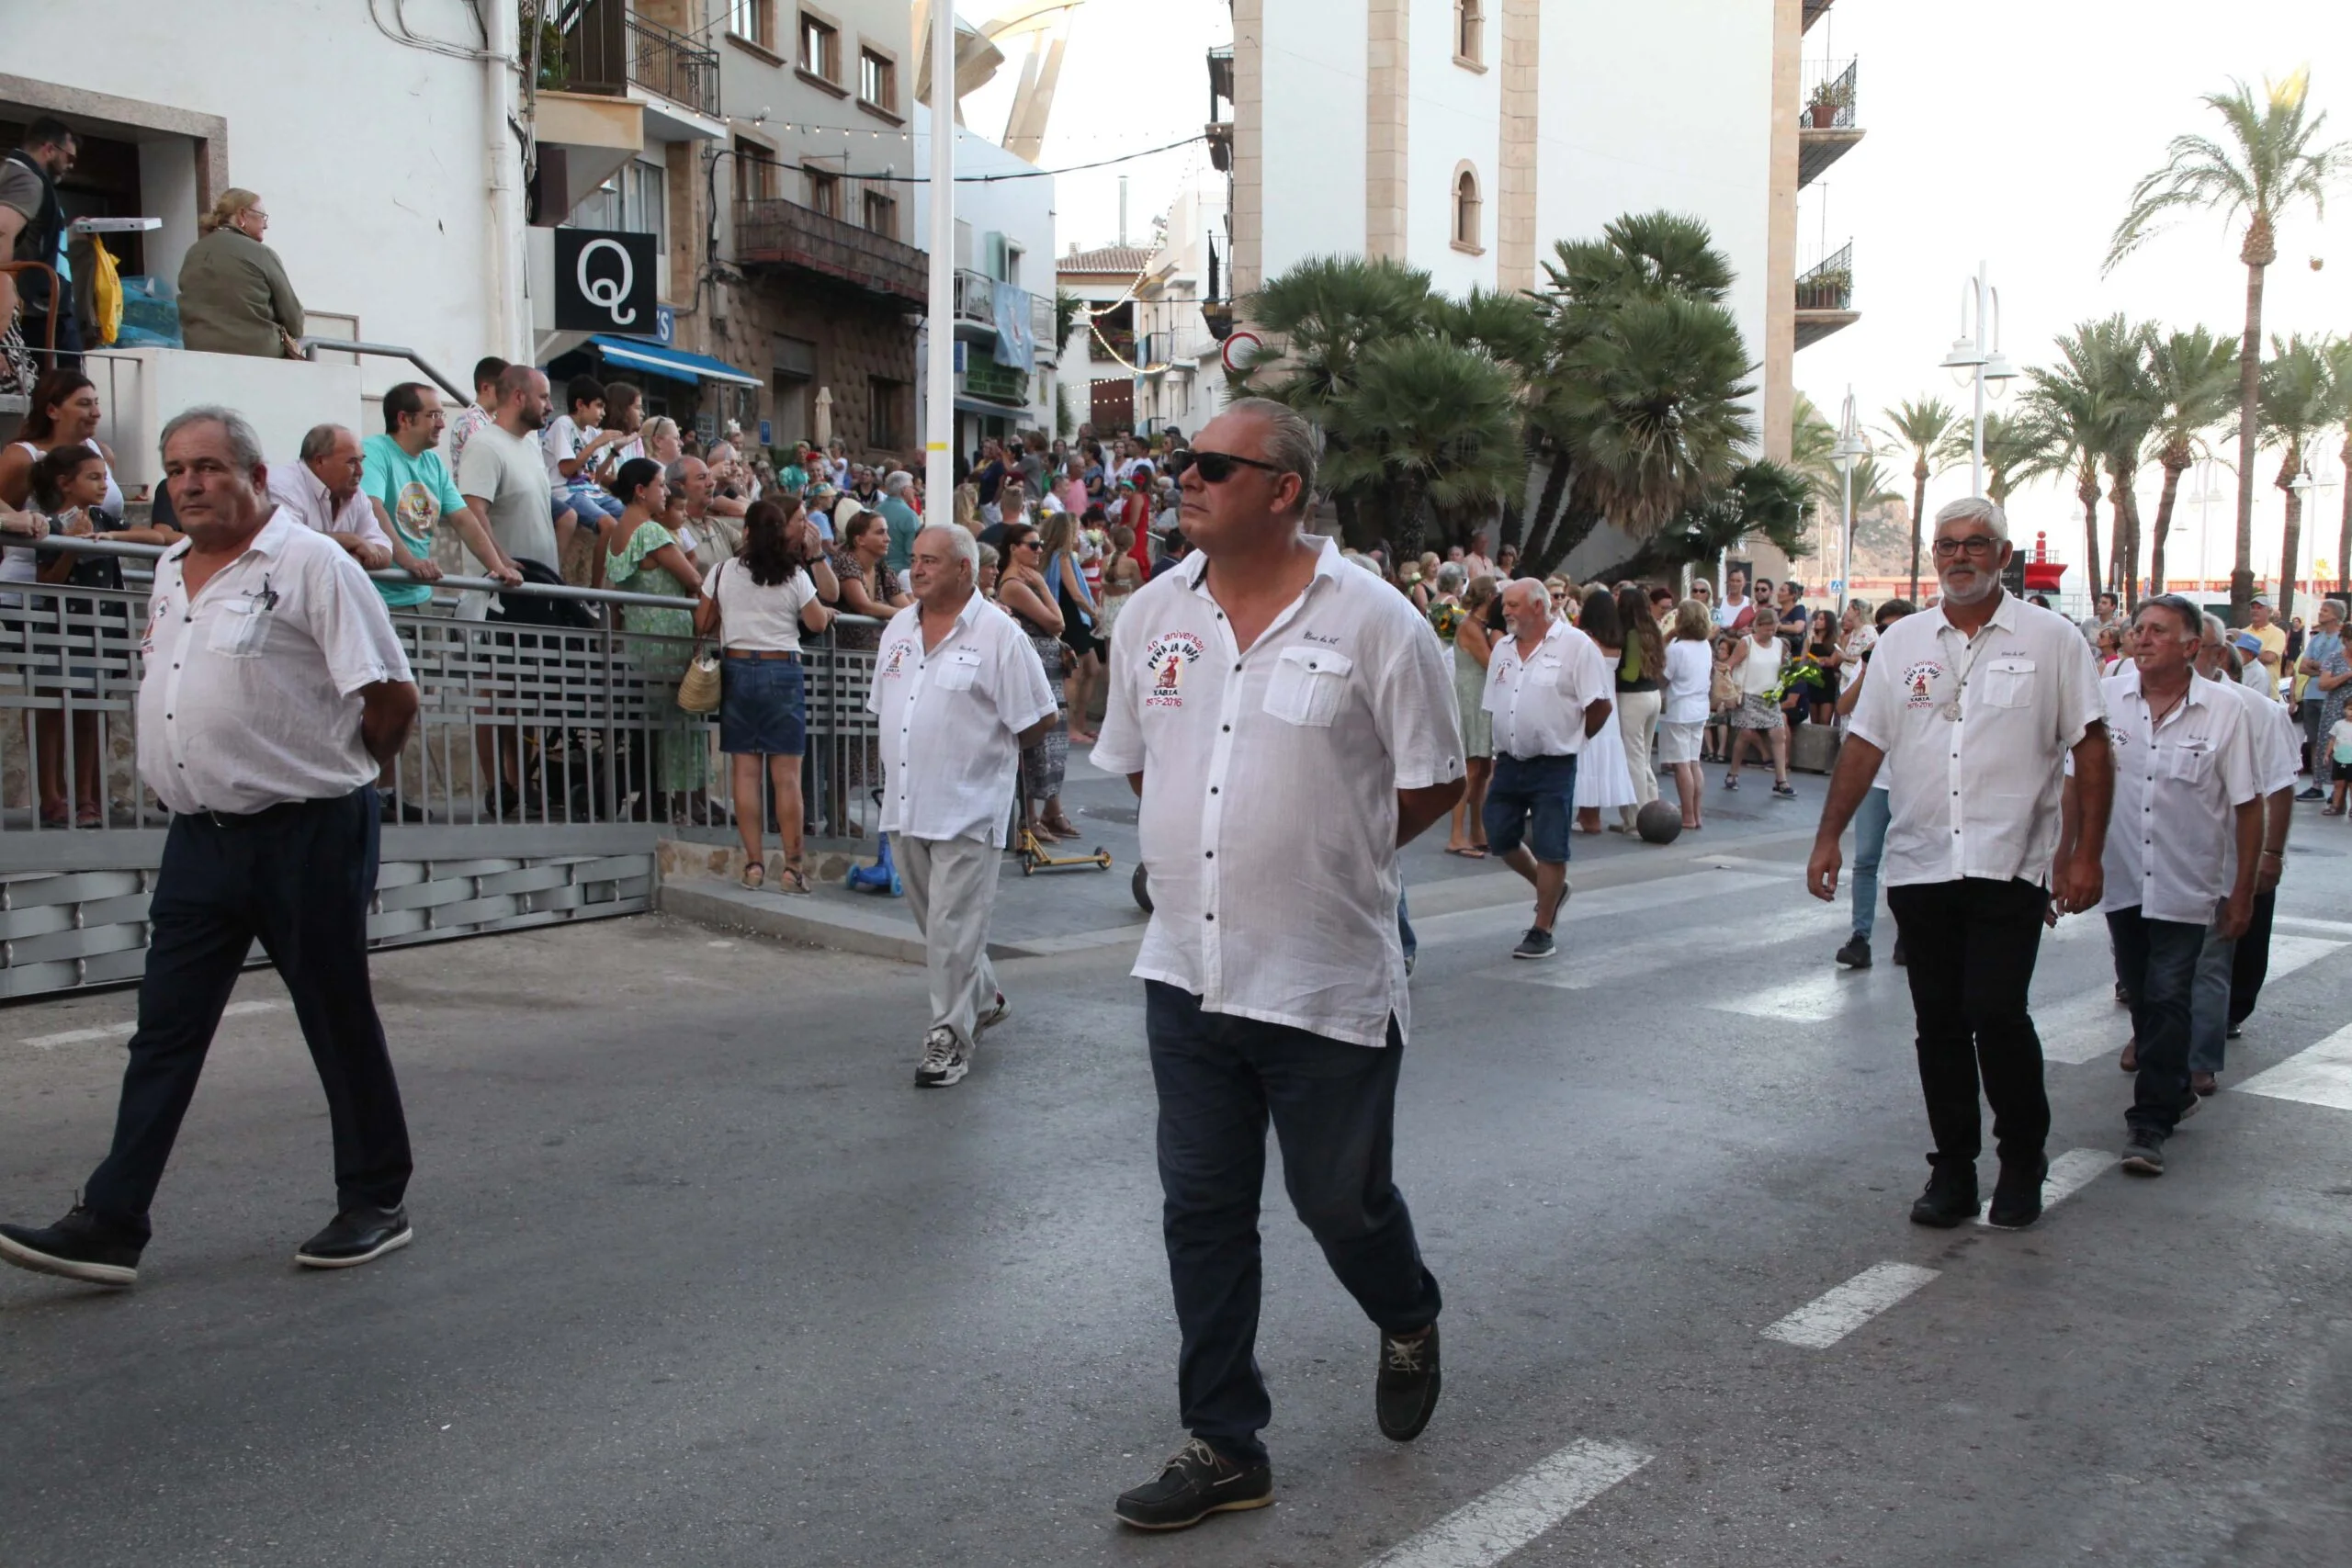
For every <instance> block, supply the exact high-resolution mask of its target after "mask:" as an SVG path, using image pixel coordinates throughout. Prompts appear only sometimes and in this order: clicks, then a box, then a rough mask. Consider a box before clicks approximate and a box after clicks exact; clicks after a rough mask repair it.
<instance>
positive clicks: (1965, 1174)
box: [1911, 1166, 1976, 1231]
mask: <svg viewBox="0 0 2352 1568" xmlns="http://www.w3.org/2000/svg"><path fill="white" fill-rule="evenodd" d="M1975 1217H1976V1171H1975V1169H1974V1168H1973V1167H1970V1166H1962V1167H1959V1168H1956V1169H1955V1168H1946V1167H1943V1166H1939V1167H1937V1168H1936V1171H1935V1174H1933V1175H1932V1176H1929V1177H1928V1190H1926V1191H1925V1192H1922V1193H1920V1194H1919V1197H1918V1200H1917V1201H1916V1202H1914V1203H1913V1204H1912V1205H1911V1223H1912V1224H1915V1225H1933V1226H1935V1227H1936V1228H1937V1229H1938V1230H1947V1231H1948V1230H1950V1229H1951V1228H1952V1226H1954V1225H1960V1224H1967V1223H1968V1222H1969V1221H1971V1220H1973V1219H1974V1218H1975Z"/></svg>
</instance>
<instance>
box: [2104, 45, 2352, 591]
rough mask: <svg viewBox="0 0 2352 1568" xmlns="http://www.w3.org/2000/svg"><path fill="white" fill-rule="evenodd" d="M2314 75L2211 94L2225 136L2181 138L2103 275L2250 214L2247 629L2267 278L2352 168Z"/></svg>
mask: <svg viewBox="0 0 2352 1568" xmlns="http://www.w3.org/2000/svg"><path fill="white" fill-rule="evenodd" d="M2310 85H2311V83H2310V73H2309V72H2307V71H2302V70H2298V71H2296V72H2295V73H2292V74H2291V75H2290V76H2288V77H2287V79H2286V80H2285V81H2283V82H2277V83H2272V82H2265V83H2264V84H2263V96H2262V99H2261V101H2259V102H2257V101H2256V97H2255V95H2254V93H2253V91H2252V90H2251V89H2250V88H2248V87H2247V86H2246V85H2245V83H2244V82H2234V81H2233V82H2232V83H2231V84H2230V90H2229V91H2228V92H2226V93H2208V94H2206V95H2204V100H2203V101H2204V104H2205V107H2208V108H2210V109H2211V110H2212V111H2213V112H2214V113H2216V114H2218V115H2220V116H2221V117H2222V125H2223V127H2224V128H2225V130H2226V132H2227V134H2226V138H2225V139H2221V140H2217V139H2215V138H2212V137H2208V136H2176V137H2174V138H2173V140H2172V143H2171V145H2170V147H2169V148H2168V149H2167V150H2166V151H2167V154H2168V155H2167V158H2166V161H2165V166H2164V167H2163V168H2161V169H2158V170H2156V171H2155V172H2154V174H2151V175H2147V176H2146V177H2145V178H2143V180H2141V181H2140V183H2139V184H2138V185H2137V186H2133V187H2132V190H2131V209H2130V210H2129V211H2127V212H2126V213H2125V214H2124V215H2123V220H2122V221H2121V222H2120V223H2119V224H2117V225H2116V228H2115V236H2114V238H2113V239H2112V240H2110V241H2109V244H2108V252H2107V264H2106V267H2105V270H2106V271H2109V272H2112V271H2113V270H2114V269H2115V267H2116V265H2118V264H2119V263H2120V262H2121V261H2122V260H2123V258H2124V257H2125V256H2127V255H2129V254H2131V252H2133V251H2134V250H2137V249H2138V248H2139V247H2140V245H2141V244H2142V243H2144V242H2145V241H2147V240H2148V239H2149V238H2150V237H2151V236H2152V235H2154V233H2156V232H2157V231H2158V230H2159V229H2160V228H2161V227H2162V226H2163V225H2164V223H2165V221H2166V220H2170V219H2171V218H2173V217H2174V216H2176V215H2177V214H2178V213H2181V212H2185V211H2211V210H2214V209H2219V210H2220V211H2221V213H2222V217H2223V219H2224V220H2231V219H2234V218H2236V217H2238V216H2239V215H2241V214H2243V215H2244V216H2245V239H2244V240H2243V241H2242V242H2241V243H2239V245H2238V259H2239V260H2240V261H2241V262H2243V263H2245V338H2244V340H2243V342H2242V345H2241V348H2240V350H2239V357H2238V538H2237V562H2236V565H2235V566H2234V567H2233V569H2232V570H2231V573H2230V613H2231V617H2232V619H2233V620H2234V621H2236V622H2238V623H2240V624H2244V622H2245V614H2246V605H2247V604H2249V603H2250V602H2251V601H2252V600H2253V598H2254V459H2255V449H2256V445H2257V443H2258V442H2259V439H2260V433H2259V430H2258V415H2259V412H2260V409H2259V403H2260V400H2261V375H2262V274H2263V269H2264V268H2265V267H2267V266H2268V265H2270V264H2271V263H2272V262H2274V261H2276V260H2278V221H2279V220H2280V219H2282V218H2284V217H2285V216H2287V214H2288V213H2289V212H2290V211H2291V210H2292V209H2294V208H2295V207H2296V206H2298V205H2299V204H2301V203H2303V202H2306V201H2308V202H2309V203H2310V204H2311V207H2312V211H2313V212H2314V213H2317V212H2320V211H2322V210H2323V209H2324V204H2325V200H2326V195H2327V188H2328V186H2330V185H2332V184H2334V183H2335V181H2336V180H2338V179H2340V178H2342V177H2343V176H2344V175H2345V174H2346V172H2347V171H2352V145H2347V144H2346V143H2343V142H2335V143H2332V144H2327V145H2322V144H2320V142H2319V132H2320V128H2321V127H2322V126H2323V125H2324V124H2325V123H2326V121H2327V116H2326V115H2325V114H2324V113H2322V114H2311V113H2308V111H2307V107H2306V101H2305V100H2306V96H2307V94H2308V91H2309V88H2310Z"/></svg>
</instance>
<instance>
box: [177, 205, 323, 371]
mask: <svg viewBox="0 0 2352 1568" xmlns="http://www.w3.org/2000/svg"><path fill="white" fill-rule="evenodd" d="M197 227H198V230H199V231H201V234H202V237H201V238H200V239H198V241H197V242H196V243H195V244H193V245H191V246H189V247H188V253H187V259H186V260H185V261H183V262H181V263H180V341H181V342H182V343H184V344H187V346H188V347H189V348H191V349H194V350H196V351H197V352H198V353H201V354H251V355H260V356H261V357H263V358H266V359H278V358H288V357H294V356H296V355H297V350H296V349H295V347H294V344H295V340H296V339H298V338H300V336H301V335H302V301H301V300H300V299H297V298H296V297H295V294H294V286H293V284H291V283H289V282H288V281H287V278H286V267H285V265H284V264H283V263H281V262H280V261H279V260H278V259H277V252H276V251H273V250H271V249H270V248H269V247H268V246H267V245H265V244H263V243H261V237H262V235H263V233H265V232H266V231H267V230H268V228H269V214H268V213H266V212H265V211H263V210H262V207H261V197H257V196H255V195H254V193H253V192H251V191H249V190H234V189H232V190H224V191H222V192H221V193H220V200H218V201H216V202H214V203H213V204H212V210H211V211H209V212H208V213H206V214H205V215H204V216H203V217H202V218H201V219H199V220H198V222H197Z"/></svg>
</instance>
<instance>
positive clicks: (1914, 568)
mask: <svg viewBox="0 0 2352 1568" xmlns="http://www.w3.org/2000/svg"><path fill="white" fill-rule="evenodd" d="M1884 417H1885V420H1886V423H1885V424H1883V425H1882V426H1881V427H1880V429H1881V432H1882V434H1884V435H1885V436H1886V437H1887V439H1889V440H1891V441H1893V442H1894V443H1895V444H1896V445H1898V446H1908V447H1910V448H1911V602H1912V603H1913V604H1917V603H1918V602H1919V534H1920V525H1919V519H1920V518H1922V517H1924V516H1925V515H1927V511H1928V476H1929V475H1930V474H1932V473H1933V472H1934V471H1935V470H1936V468H1940V467H1942V465H1943V455H1944V451H1945V449H1946V447H1947V446H1948V445H1949V444H1950V441H1951V434H1952V426H1953V425H1955V424H1956V423H1959V416H1958V415H1957V414H1955V413H1953V412H1952V411H1951V404H1949V403H1947V402H1945V401H1944V400H1942V399H1941V398H1918V399H1915V400H1906V401H1904V402H1900V403H1897V404H1895V405H1894V407H1893V408H1891V409H1889V410H1887V411H1886V413H1885V416H1884Z"/></svg>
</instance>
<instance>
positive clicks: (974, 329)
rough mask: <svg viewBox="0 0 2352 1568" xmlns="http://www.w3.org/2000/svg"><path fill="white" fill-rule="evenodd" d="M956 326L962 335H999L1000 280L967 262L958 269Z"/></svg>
mask: <svg viewBox="0 0 2352 1568" xmlns="http://www.w3.org/2000/svg"><path fill="white" fill-rule="evenodd" d="M967 328H968V329H971V330H969V331H967V330H966V329H967ZM956 335H957V336H958V337H966V338H975V339H978V338H989V337H994V336H995V335H996V280H995V279H994V278H991V277H990V276H989V275H988V274H986V273H984V272H975V271H973V270H972V269H971V268H970V267H967V266H959V267H957V268H956Z"/></svg>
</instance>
